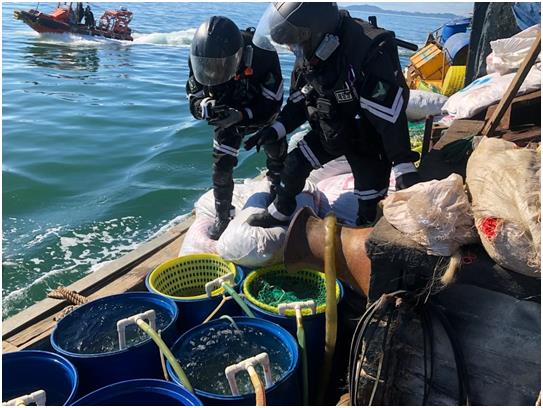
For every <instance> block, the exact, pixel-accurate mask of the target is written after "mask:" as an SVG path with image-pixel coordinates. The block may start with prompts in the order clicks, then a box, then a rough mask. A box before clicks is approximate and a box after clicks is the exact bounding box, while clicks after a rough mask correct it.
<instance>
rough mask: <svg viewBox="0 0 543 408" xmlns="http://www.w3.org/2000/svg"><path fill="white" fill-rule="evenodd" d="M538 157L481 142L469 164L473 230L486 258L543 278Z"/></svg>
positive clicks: (489, 141) (510, 145)
mask: <svg viewBox="0 0 543 408" xmlns="http://www.w3.org/2000/svg"><path fill="white" fill-rule="evenodd" d="M540 172H541V157H540V154H539V152H538V151H537V150H535V149H531V148H519V147H517V146H516V145H515V144H514V143H511V142H508V141H505V140H501V139H495V138H486V137H485V138H483V139H482V140H481V142H480V143H479V145H478V146H477V148H476V149H475V151H474V152H473V153H472V155H471V157H470V158H469V160H468V166H467V177H466V183H467V186H468V188H469V192H470V194H471V197H472V206H473V215H474V218H475V226H476V227H477V231H478V233H479V237H480V238H481V242H482V244H483V246H484V247H485V249H486V251H487V252H488V254H489V255H490V257H491V258H492V259H493V260H494V261H495V262H496V263H498V264H500V265H501V266H503V267H505V268H508V269H510V270H512V271H515V272H518V273H522V274H524V275H528V276H533V277H540V276H541V271H540V268H541V186H540Z"/></svg>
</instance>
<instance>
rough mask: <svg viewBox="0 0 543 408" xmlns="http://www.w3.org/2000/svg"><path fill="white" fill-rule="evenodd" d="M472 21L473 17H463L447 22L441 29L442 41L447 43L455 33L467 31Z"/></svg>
mask: <svg viewBox="0 0 543 408" xmlns="http://www.w3.org/2000/svg"><path fill="white" fill-rule="evenodd" d="M470 23H471V18H469V17H467V18H462V19H458V20H453V21H450V22H448V23H446V24H445V25H444V26H443V29H442V30H441V36H440V42H441V44H442V45H443V44H445V43H446V42H447V40H448V39H449V38H450V37H451V36H452V35H454V34H457V33H465V32H466V31H467V29H468V27H469V25H470Z"/></svg>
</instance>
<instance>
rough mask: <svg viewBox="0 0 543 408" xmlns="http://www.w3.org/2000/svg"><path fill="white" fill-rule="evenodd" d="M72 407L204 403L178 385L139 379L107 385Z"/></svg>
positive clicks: (79, 400) (189, 404) (188, 404)
mask: <svg viewBox="0 0 543 408" xmlns="http://www.w3.org/2000/svg"><path fill="white" fill-rule="evenodd" d="M72 405H84V406H87V405H98V406H103V405H113V406H156V405H161V406H164V405H166V406H170V405H181V406H191V405H202V401H200V400H199V399H198V398H197V397H196V396H195V395H194V394H191V393H190V392H188V391H187V390H186V389H184V388H183V387H181V386H179V385H177V384H174V383H171V382H168V381H164V380H155V379H139V380H128V381H122V382H118V383H115V384H111V385H107V386H105V387H103V388H100V389H99V390H96V391H94V392H91V393H90V394H88V395H85V396H84V397H83V398H80V399H78V400H77V401H76V402H74V403H73V404H72Z"/></svg>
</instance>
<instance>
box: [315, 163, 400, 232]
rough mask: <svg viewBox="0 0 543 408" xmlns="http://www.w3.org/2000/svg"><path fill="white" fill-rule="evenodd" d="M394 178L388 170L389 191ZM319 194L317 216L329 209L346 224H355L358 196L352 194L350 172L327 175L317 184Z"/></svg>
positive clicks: (352, 183)
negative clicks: (319, 200) (327, 176)
mask: <svg viewBox="0 0 543 408" xmlns="http://www.w3.org/2000/svg"><path fill="white" fill-rule="evenodd" d="M395 187H396V179H395V177H394V171H391V172H390V184H389V190H388V191H389V192H392V191H394V190H395ZM317 189H318V190H319V192H320V194H321V202H320V206H319V212H318V214H319V217H324V216H326V214H328V213H329V212H330V211H333V212H334V213H335V214H336V217H337V218H338V219H339V220H340V221H341V222H342V223H343V224H346V225H356V218H357V216H358V198H357V197H356V196H355V195H354V192H353V190H354V176H353V174H352V173H350V172H349V173H346V174H340V175H337V176H333V177H329V178H327V179H324V180H322V181H320V182H319V183H318V184H317Z"/></svg>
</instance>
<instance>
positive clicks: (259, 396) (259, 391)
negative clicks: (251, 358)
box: [247, 366, 266, 407]
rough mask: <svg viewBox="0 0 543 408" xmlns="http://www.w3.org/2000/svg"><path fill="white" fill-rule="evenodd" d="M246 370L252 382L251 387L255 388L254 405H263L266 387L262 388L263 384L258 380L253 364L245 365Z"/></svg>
mask: <svg viewBox="0 0 543 408" xmlns="http://www.w3.org/2000/svg"><path fill="white" fill-rule="evenodd" d="M247 372H248V373H249V378H250V379H251V383H252V384H253V387H254V389H255V394H256V406H257V407H265V406H266V389H265V388H264V384H262V381H261V380H260V377H259V376H258V374H257V373H256V370H255V368H254V367H253V366H249V367H247Z"/></svg>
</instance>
